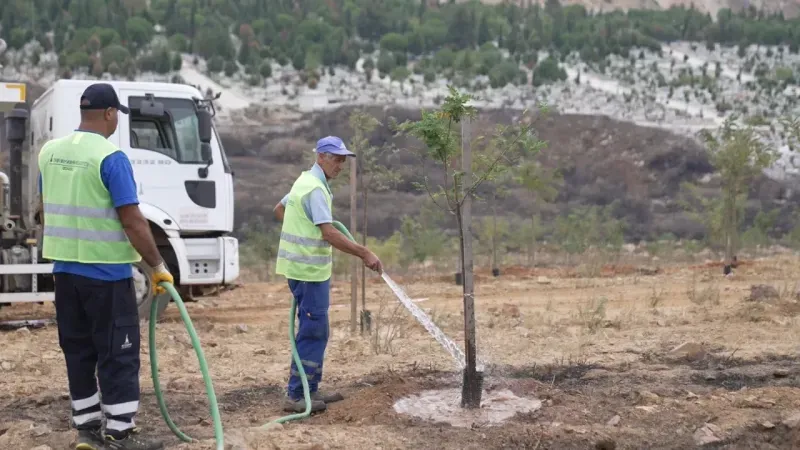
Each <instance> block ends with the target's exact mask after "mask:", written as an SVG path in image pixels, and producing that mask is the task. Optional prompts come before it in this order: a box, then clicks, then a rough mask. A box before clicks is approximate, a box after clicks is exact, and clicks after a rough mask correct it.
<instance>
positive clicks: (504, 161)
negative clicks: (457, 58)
mask: <svg viewBox="0 0 800 450" xmlns="http://www.w3.org/2000/svg"><path fill="white" fill-rule="evenodd" d="M448 88H449V91H450V92H449V95H448V96H447V97H446V98H445V100H444V103H443V105H442V107H441V108H440V109H439V110H438V111H423V112H422V118H421V119H420V120H417V121H405V122H403V123H402V124H399V125H396V126H395V129H396V130H398V131H399V132H400V133H402V134H404V135H407V136H410V137H415V138H417V139H419V140H420V141H421V142H422V144H423V145H424V147H423V148H422V149H421V155H422V156H423V161H424V160H428V159H432V160H433V161H434V162H435V164H436V165H437V166H439V167H440V168H441V170H442V171H443V172H444V182H443V183H442V184H441V185H438V186H431V185H430V184H429V182H428V177H427V175H426V174H425V173H424V171H425V165H424V163H423V166H422V167H421V170H423V180H424V181H423V183H419V184H418V186H419V187H421V188H422V189H424V190H425V191H426V192H428V193H429V195H430V196H431V199H432V200H433V201H434V202H435V203H436V204H437V206H439V207H440V208H443V209H445V210H446V211H448V212H449V213H451V214H453V215H454V216H455V218H456V222H457V224H458V235H459V248H460V258H459V259H460V262H461V267H462V273H463V279H464V283H463V296H464V309H465V310H464V327H465V328H464V329H465V331H466V333H465V341H466V342H465V355H466V381H465V383H464V389H463V390H462V406H466V407H470V408H475V407H478V406H479V404H480V389H479V386H478V384H477V378H475V372H476V370H477V353H476V347H475V317H474V309H473V305H474V301H473V300H474V292H473V287H472V283H471V280H472V279H473V274H472V271H473V267H472V259H471V257H470V259H469V260H467V259H466V258H465V245H467V246H471V241H472V231H471V226H470V224H469V223H467V224H465V223H464V216H463V212H464V211H463V206H464V202H465V201H466V199H468V198H471V197H472V196H473V195H474V193H475V191H476V189H477V188H478V187H479V186H480V185H481V184H483V183H484V182H487V181H489V182H492V181H494V180H495V179H496V178H497V177H499V176H501V175H502V174H505V173H507V172H508V171H510V170H511V168H512V167H514V166H515V165H517V164H518V162H519V161H520V160H521V159H522V158H523V157H524V156H528V157H532V156H534V155H535V154H537V153H538V152H539V150H540V149H541V148H542V147H543V146H544V143H543V142H542V141H540V140H539V139H538V138H537V137H536V132H535V130H534V129H532V128H531V127H530V126H527V125H525V123H526V118H523V120H521V121H520V123H521V124H520V125H515V126H498V128H497V129H496V130H495V132H494V133H493V135H492V136H490V137H483V136H481V137H479V138H478V139H475V140H472V139H467V140H466V141H464V142H462V139H461V138H459V132H458V131H459V130H458V128H457V127H458V126H459V125H461V124H462V120H464V119H467V120H469V119H472V118H474V117H475V116H476V115H477V109H476V108H475V107H474V106H471V105H469V104H468V103H469V101H470V100H471V96H470V95H468V94H462V93H460V92H458V91H457V90H456V89H455V88H453V87H452V86H449V87H448ZM467 124H468V123H467ZM463 131H464V130H462V132H463ZM462 145H464V147H463V148H465V149H468V150H469V153H465V154H462ZM465 155H466V157H467V158H466V159H467V161H469V162H468V163H467V165H466V167H467V168H470V175H469V176H467V177H466V178H465V177H464V174H465V172H464V171H463V167H462V170H459V169H458V167H457V165H456V163H455V162H456V161H457V160H458V159H460V158H459V157H464V156H465ZM472 174H474V178H473V175H472ZM470 203H471V201H470Z"/></svg>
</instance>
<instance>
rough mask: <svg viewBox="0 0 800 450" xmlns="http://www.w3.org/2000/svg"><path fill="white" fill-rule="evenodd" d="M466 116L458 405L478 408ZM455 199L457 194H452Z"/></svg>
mask: <svg viewBox="0 0 800 450" xmlns="http://www.w3.org/2000/svg"><path fill="white" fill-rule="evenodd" d="M469 122H470V120H469V119H464V120H463V121H462V123H461V133H462V139H461V145H462V148H463V152H462V160H461V170H462V172H463V174H464V175H463V179H462V189H463V197H462V198H463V202H464V203H463V205H461V203H459V202H458V201H456V220H457V221H458V235H459V243H460V245H459V246H460V247H461V258H460V259H461V267H462V268H463V273H464V279H463V282H464V283H463V292H464V356H465V359H466V361H465V363H466V367H465V368H464V373H463V385H462V387H461V407H462V408H479V407H480V404H481V395H482V387H481V386H482V375H483V374H479V373H478V372H477V370H476V365H477V348H476V342H475V290H474V286H473V261H472V228H471V225H472V200H471V197H470V192H469V191H468V189H469V188H470V186H471V185H472V154H471V148H470V147H471V145H470V138H469ZM455 198H456V200H457V199H458V194H457V193H456V195H455Z"/></svg>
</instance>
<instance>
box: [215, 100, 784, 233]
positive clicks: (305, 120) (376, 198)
mask: <svg viewBox="0 0 800 450" xmlns="http://www.w3.org/2000/svg"><path fill="white" fill-rule="evenodd" d="M353 109H354V107H341V108H338V109H335V110H333V111H330V112H319V113H311V114H308V115H305V116H303V117H302V118H300V119H296V120H295V121H294V123H295V124H296V125H297V127H296V128H294V129H289V130H287V129H286V128H284V129H283V130H284V131H280V130H277V129H274V130H262V131H260V132H259V131H256V130H255V129H248V128H247V127H237V128H236V129H235V130H229V131H226V132H223V135H222V137H223V141H224V144H225V148H226V151H227V152H228V154H229V156H230V157H231V158H230V159H231V163H232V165H233V167H234V170H235V173H236V196H237V210H236V214H237V223H239V224H240V225H243V226H248V225H252V226H255V227H257V228H260V229H262V230H264V229H268V228H269V227H271V226H274V225H276V223H275V222H274V219H272V212H271V210H272V207H273V206H274V205H275V204H276V203H277V202H278V200H280V198H281V197H282V196H283V195H284V194H285V192H286V191H287V190H288V188H289V186H291V183H292V182H293V180H294V178H295V177H296V176H297V174H298V173H299V171H300V170H304V169H306V168H307V166H308V165H309V164H310V163H311V161H312V157H313V153H312V152H310V149H311V148H313V145H314V142H315V140H316V139H317V138H318V137H320V136H324V135H327V134H337V135H339V136H341V137H342V138H343V139H345V140H349V139H350V138H351V137H352V131H351V130H350V128H349V125H348V123H347V121H348V117H349V114H350V112H352V111H353ZM367 111H368V112H369V113H370V114H372V115H373V116H375V117H377V118H378V119H379V120H381V121H382V122H384V123H388V122H389V118H390V117H394V118H395V119H396V120H398V121H400V122H402V121H403V120H406V119H411V120H416V119H418V118H419V112H418V111H415V110H408V109H399V108H380V107H371V108H369V109H367ZM518 113H519V112H518V111H512V110H508V109H506V110H502V111H498V110H489V111H483V112H482V113H481V121H480V123H479V124H477V125H476V128H475V130H474V135H475V136H477V135H479V133H481V132H483V133H486V132H487V128H488V126H489V125H490V124H494V123H510V121H511V118H512V117H513V116H514V115H517V114H518ZM536 128H537V130H538V131H539V133H540V136H541V138H542V139H543V140H545V141H547V142H548V144H549V145H548V148H547V149H545V150H544V151H543V153H542V155H541V157H540V161H542V162H543V164H544V166H545V167H548V168H551V169H559V170H560V171H562V173H563V174H564V185H563V188H562V189H561V190H560V192H559V195H558V198H557V199H556V200H555V202H554V203H553V204H549V205H548V204H543V203H542V202H537V198H536V196H534V195H532V194H531V193H529V192H527V191H525V190H524V189H523V188H521V187H513V188H512V190H511V192H510V194H509V195H507V196H505V197H504V198H502V199H500V200H499V201H498V203H497V205H498V207H499V208H498V209H499V211H500V213H499V214H501V215H502V216H506V217H507V218H508V220H510V221H511V223H512V224H514V223H516V224H517V225H518V226H527V222H529V221H530V220H531V218H532V217H533V216H534V215H538V214H541V215H542V218H543V219H544V222H545V223H553V222H554V220H555V218H556V217H558V216H565V215H567V214H569V213H570V212H576V211H578V210H580V209H581V208H582V207H587V206H599V207H606V206H608V207H609V208H610V211H609V213H610V214H611V216H612V217H616V218H618V219H622V220H623V221H624V222H625V224H626V233H625V234H626V238H628V239H629V240H634V241H635V240H638V239H648V240H650V239H654V238H658V237H659V236H662V235H664V234H666V233H671V234H673V235H675V236H677V237H683V238H695V239H696V238H702V237H703V234H704V232H705V230H704V229H703V228H702V226H701V224H700V223H698V222H696V221H695V220H693V219H692V218H691V216H690V215H689V214H687V212H686V211H684V210H683V209H682V208H681V207H680V206H679V203H678V198H679V193H680V191H681V188H680V184H681V183H682V182H685V181H688V182H692V183H699V184H700V185H701V186H703V189H704V190H705V192H708V193H713V192H715V191H716V189H717V186H718V184H717V183H718V181H717V180H716V179H715V178H714V177H712V176H711V175H712V171H713V169H712V167H711V165H710V164H709V161H708V157H707V155H706V153H705V150H704V149H703V148H702V147H701V146H700V145H699V144H698V143H697V142H696V141H695V140H693V139H689V138H686V137H682V136H679V135H676V134H673V133H670V132H668V131H666V130H663V129H659V128H648V127H642V126H637V125H634V124H631V123H627V122H622V121H618V120H613V119H610V118H608V117H602V116H589V115H574V114H564V115H554V116H552V117H549V118H547V119H545V120H544V121H542V122H541V123H539V124H538V125H537V127H536ZM370 142H371V144H373V145H379V146H380V145H385V144H394V145H395V146H396V147H397V148H400V149H405V150H403V151H399V152H397V153H392V152H385V153H383V154H382V156H381V158H380V159H381V161H382V162H383V163H384V164H385V165H387V166H389V167H391V169H392V170H393V171H395V172H396V173H398V174H399V175H400V176H401V177H400V178H401V181H400V182H399V183H398V184H397V185H396V186H393V187H391V188H390V189H389V190H387V191H385V192H380V193H375V194H371V197H370V198H371V200H370V205H371V206H370V209H369V224H368V227H369V230H370V234H371V235H374V236H377V237H383V238H385V237H388V236H389V235H390V234H391V233H393V232H394V231H396V230H398V229H399V228H400V225H401V222H402V220H403V217H404V216H406V215H408V216H410V217H412V218H414V219H415V220H420V217H419V214H420V211H421V210H422V209H423V208H424V207H425V204H426V202H427V198H428V197H427V194H425V193H424V192H420V191H419V190H418V189H416V188H415V187H414V185H413V182H415V181H418V182H419V181H422V173H423V171H422V167H421V166H420V162H419V160H418V159H417V158H416V157H415V155H414V153H413V151H411V150H412V149H414V148H415V146H416V145H418V143H416V142H410V141H408V140H406V139H403V138H397V137H394V136H393V135H392V133H391V132H390V131H389V130H388V128H387V127H385V126H384V127H381V128H379V129H377V130H376V131H375V132H374V133H373V134H372V136H370ZM425 170H426V174H427V175H428V176H429V177H430V178H431V179H432V180H438V179H441V171H436V170H434V169H433V168H432V167H431V166H426V167H425ZM342 176H343V177H344V175H342ZM347 189H348V188H347V186H346V183H345V185H344V186H342V187H340V188H338V189H336V190H335V192H334V196H335V197H334V199H335V201H334V207H335V209H336V211H337V212H336V216H337V218H338V219H339V220H343V221H345V222H347V221H348V220H349V219H348V217H349V197H348V194H347V192H348V190H347ZM750 192H751V202H750V204H749V205H748V206H749V209H750V211H749V214H748V222H750V221H752V217H753V215H754V214H755V212H757V211H759V210H761V209H766V210H769V209H772V208H779V209H780V211H781V214H780V216H779V219H778V221H777V223H776V228H775V230H774V232H775V234H776V235H781V234H783V233H785V232H787V231H789V230H790V229H791V227H792V226H793V225H792V222H791V217H790V216H791V214H792V213H793V209H794V208H796V207H797V204H798V201H799V199H798V198H795V197H791V196H790V194H789V193H788V192H787V189H786V188H785V187H782V186H781V184H779V183H778V182H776V181H774V180H771V179H769V178H767V177H766V176H764V177H763V178H762V179H760V180H759V181H758V182H757V183H755V184H753V185H752V186H751V188H750ZM787 195H789V198H788V199H787ZM362 207H363V205H361V204H360V205H359V211H360V212H359V218H360V217H361V211H362V209H361V208H362ZM474 211H475V215H476V216H478V217H480V216H488V215H490V214H491V208H490V206H489V204H488V203H487V202H479V203H477V204H476V205H475V208H474ZM359 220H360V219H359ZM441 224H442V225H445V226H450V227H452V226H454V223H453V221H452V220H445V221H444V222H442V223H441ZM546 228H547V230H546V233H547V234H550V232H551V231H552V229H551V228H550V226H549V225H548V226H547V227H546Z"/></svg>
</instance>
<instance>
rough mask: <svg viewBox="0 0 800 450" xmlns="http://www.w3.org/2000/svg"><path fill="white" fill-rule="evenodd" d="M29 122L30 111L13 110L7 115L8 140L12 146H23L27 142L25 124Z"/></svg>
mask: <svg viewBox="0 0 800 450" xmlns="http://www.w3.org/2000/svg"><path fill="white" fill-rule="evenodd" d="M27 120H28V111H25V110H24V109H13V110H11V112H9V113H7V114H6V139H8V141H9V142H11V143H12V144H22V142H23V141H25V136H26V133H25V122H26V121H27Z"/></svg>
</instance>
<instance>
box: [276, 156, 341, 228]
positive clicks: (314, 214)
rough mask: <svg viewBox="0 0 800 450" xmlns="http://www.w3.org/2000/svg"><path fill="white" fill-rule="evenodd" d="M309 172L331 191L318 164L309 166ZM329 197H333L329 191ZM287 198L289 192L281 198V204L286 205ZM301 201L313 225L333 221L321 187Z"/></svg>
mask: <svg viewBox="0 0 800 450" xmlns="http://www.w3.org/2000/svg"><path fill="white" fill-rule="evenodd" d="M311 174H312V175H314V176H315V177H317V178H319V179H320V180H322V182H323V183H325V186H326V187H327V188H328V192H331V190H330V187H328V180H327V179H326V178H325V172H323V170H322V167H320V166H319V164H317V163H314V166H313V167H311ZM331 198H333V193H331ZM287 200H289V194H286V195H285V196H284V197H283V198H282V199H281V204H282V205H283V206H286V201H287ZM302 202H303V209H304V210H305V212H306V216H307V217H308V219H309V220H310V221H311V222H313V223H314V225H320V224H323V223H332V222H333V213H332V212H331V209H330V208H329V207H328V202H327V200H325V193H323V192H322V188H316V189H314V190H312V191H311V192H310V193H308V195H306V196H305V197H303V199H302Z"/></svg>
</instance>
